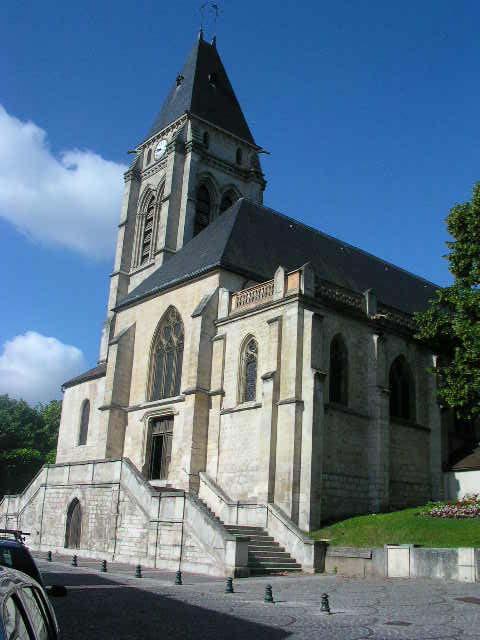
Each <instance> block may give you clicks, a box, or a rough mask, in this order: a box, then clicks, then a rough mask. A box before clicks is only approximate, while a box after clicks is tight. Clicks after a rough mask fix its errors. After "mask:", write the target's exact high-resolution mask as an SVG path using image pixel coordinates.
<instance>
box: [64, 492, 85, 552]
mask: <svg viewBox="0 0 480 640" xmlns="http://www.w3.org/2000/svg"><path fill="white" fill-rule="evenodd" d="M81 536H82V507H81V506H80V502H79V501H78V500H77V498H74V499H73V500H72V502H71V503H70V506H69V507H68V512H67V527H66V531H65V547H67V548H68V549H80V539H81Z"/></svg>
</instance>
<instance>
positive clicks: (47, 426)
mask: <svg viewBox="0 0 480 640" xmlns="http://www.w3.org/2000/svg"><path fill="white" fill-rule="evenodd" d="M60 413H61V402H59V401H58V400H52V402H49V403H47V404H40V405H38V406H37V407H31V406H30V405H29V404H27V403H26V402H25V401H23V400H14V399H13V398H9V397H8V396H7V395H2V396H0V496H1V495H2V494H4V493H7V492H12V493H16V492H18V491H20V490H22V489H23V488H24V487H25V485H26V484H27V483H28V482H30V480H31V479H32V478H33V477H34V475H35V474H36V473H37V471H38V470H39V469H40V467H41V466H42V465H43V464H45V463H46V462H53V461H54V457H55V445H56V440H57V436H58V428H59V425H60Z"/></svg>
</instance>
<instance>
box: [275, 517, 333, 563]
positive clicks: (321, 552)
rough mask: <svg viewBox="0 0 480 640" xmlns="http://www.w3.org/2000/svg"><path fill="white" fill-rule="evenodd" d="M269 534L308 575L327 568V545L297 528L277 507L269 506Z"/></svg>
mask: <svg viewBox="0 0 480 640" xmlns="http://www.w3.org/2000/svg"><path fill="white" fill-rule="evenodd" d="M267 510H268V516H267V529H268V532H269V533H270V534H271V535H272V536H273V537H274V538H275V540H277V542H279V543H280V544H281V545H283V546H284V547H285V548H286V549H288V551H289V553H290V554H291V555H292V556H293V557H294V558H295V559H296V561H297V562H299V563H300V564H301V565H302V569H303V570H304V571H306V572H308V573H315V572H317V571H323V570H324V567H325V553H326V544H325V543H324V542H322V541H320V540H313V539H312V538H309V537H308V536H307V535H305V533H304V532H303V531H302V530H301V529H299V527H297V525H296V524H295V523H294V522H293V521H292V520H290V518H289V517H288V516H287V514H286V513H284V512H283V511H282V510H281V509H280V508H279V507H277V505H275V504H268V505H267Z"/></svg>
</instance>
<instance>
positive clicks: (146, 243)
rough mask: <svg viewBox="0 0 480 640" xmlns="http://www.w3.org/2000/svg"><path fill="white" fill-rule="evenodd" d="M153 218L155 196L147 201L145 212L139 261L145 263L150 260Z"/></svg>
mask: <svg viewBox="0 0 480 640" xmlns="http://www.w3.org/2000/svg"><path fill="white" fill-rule="evenodd" d="M154 219H155V196H152V197H151V198H150V200H149V201H148V205H147V209H146V212H145V226H144V228H143V238H142V251H141V258H140V263H141V264H145V262H148V261H149V260H150V252H151V248H152V234H153V223H154Z"/></svg>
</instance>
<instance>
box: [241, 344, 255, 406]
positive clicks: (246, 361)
mask: <svg viewBox="0 0 480 640" xmlns="http://www.w3.org/2000/svg"><path fill="white" fill-rule="evenodd" d="M257 364H258V345H257V341H256V340H255V338H248V339H247V341H246V342H245V344H244V346H243V350H242V355H241V372H240V375H241V379H240V402H252V401H253V400H255V399H256V397H257Z"/></svg>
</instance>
